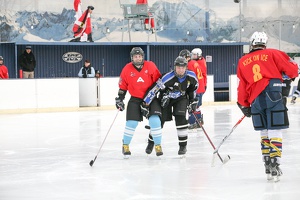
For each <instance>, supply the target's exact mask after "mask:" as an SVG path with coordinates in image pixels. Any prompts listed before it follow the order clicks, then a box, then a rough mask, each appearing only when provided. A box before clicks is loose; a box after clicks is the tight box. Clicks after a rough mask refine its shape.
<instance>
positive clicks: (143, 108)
mask: <svg viewBox="0 0 300 200" xmlns="http://www.w3.org/2000/svg"><path fill="white" fill-rule="evenodd" d="M141 112H142V114H143V116H144V117H146V118H148V117H149V105H147V104H146V103H145V102H142V103H141Z"/></svg>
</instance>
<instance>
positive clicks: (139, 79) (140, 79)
mask: <svg viewBox="0 0 300 200" xmlns="http://www.w3.org/2000/svg"><path fill="white" fill-rule="evenodd" d="M136 82H145V81H144V80H143V79H142V77H139V78H138V80H137V81H136Z"/></svg>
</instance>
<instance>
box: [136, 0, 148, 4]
mask: <svg viewBox="0 0 300 200" xmlns="http://www.w3.org/2000/svg"><path fill="white" fill-rule="evenodd" d="M136 4H148V0H136Z"/></svg>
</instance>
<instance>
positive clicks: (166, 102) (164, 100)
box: [160, 94, 170, 108]
mask: <svg viewBox="0 0 300 200" xmlns="http://www.w3.org/2000/svg"><path fill="white" fill-rule="evenodd" d="M169 103H170V98H169V96H168V95H167V94H165V95H164V96H163V97H162V99H161V101H160V105H161V107H162V108H165V107H167V106H168V105H169Z"/></svg>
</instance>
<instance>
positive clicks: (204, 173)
mask: <svg viewBox="0 0 300 200" xmlns="http://www.w3.org/2000/svg"><path fill="white" fill-rule="evenodd" d="M288 108H289V119H290V128H289V129H288V130H285V131H284V133H283V156H282V163H281V169H282V171H283V176H282V177H281V180H280V181H279V182H277V183H274V182H272V181H267V178H266V175H265V173H264V165H263V162H262V160H261V152H260V136H259V132H255V131H254V130H253V127H252V122H251V119H250V118H245V119H244V120H243V121H242V122H241V123H240V124H239V125H238V126H237V128H236V129H235V130H234V132H233V133H232V134H231V136H230V137H229V138H228V139H227V140H226V141H225V143H224V144H223V146H222V147H221V148H220V151H219V153H220V155H221V156H222V157H223V158H224V157H226V156H227V155H230V157H231V159H230V160H229V162H228V163H226V164H224V165H223V164H222V163H221V162H220V160H219V159H218V158H216V159H215V166H214V167H213V166H212V160H213V147H212V146H211V144H210V143H209V142H208V140H207V138H206V137H205V135H204V132H203V131H193V132H190V133H189V139H188V152H187V155H186V158H179V156H178V155H177V151H178V139H177V135H176V129H175V125H174V124H175V123H174V121H172V122H167V123H166V124H165V127H164V129H163V139H162V148H163V152H164V155H163V156H161V157H157V156H156V155H155V154H154V152H153V153H152V154H151V155H149V156H147V155H146V153H145V147H146V145H147V136H148V130H146V129H145V128H144V126H145V125H146V124H147V121H144V122H141V123H140V124H139V126H138V128H137V131H136V133H135V135H134V138H133V140H132V142H131V144H130V150H131V152H132V155H131V157H130V158H129V159H123V155H122V153H121V146H122V135H123V129H124V125H125V115H126V114H125V112H119V113H118V112H117V110H103V111H77V112H55V113H54V112H50V113H28V114H1V115H0V200H102V199H103V200H107V199H109V200H110V199H113V200H114V199H115V200H120V199H122V200H124V199H130V200H143V199H151V200H152V199H174V200H175V199H186V200H194V199H197V200H198V199H201V200H227V199H228V200H247V199H249V200H253V199H254V200H269V199H270V200H271V199H272V200H298V199H299V196H300V190H299V183H300V148H299V145H300V135H299V129H300V123H299V120H300V104H299V103H298V104H295V105H288ZM202 112H203V114H204V128H205V130H206V132H207V134H208V135H209V137H210V139H211V140H212V142H213V144H214V145H215V146H218V144H219V143H220V142H221V140H222V139H223V138H224V137H225V136H226V135H228V134H229V132H230V130H231V129H232V127H233V126H234V125H235V123H236V122H237V121H238V120H239V119H240V118H241V117H242V113H241V111H240V110H239V109H238V108H237V106H236V105H234V104H223V105H204V106H202ZM115 117H116V120H115V121H114V118H115ZM113 121H114V124H113V126H112V128H111V130H110V132H108V130H109V128H110V126H111V124H112V123H113ZM107 134H108V135H107ZM106 135H107V138H106V141H105V143H104V144H103V146H102V149H101V151H100V153H99V155H98V157H97V159H96V161H95V163H94V165H93V167H90V166H89V162H90V161H91V160H93V159H94V158H95V156H96V155H97V152H98V150H99V148H100V146H101V144H102V142H103V140H104V138H105V136H106Z"/></svg>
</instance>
